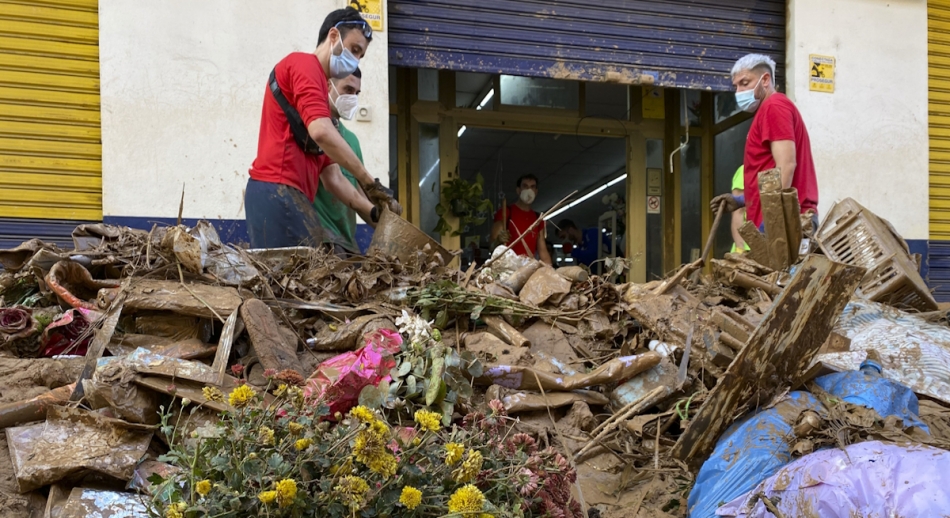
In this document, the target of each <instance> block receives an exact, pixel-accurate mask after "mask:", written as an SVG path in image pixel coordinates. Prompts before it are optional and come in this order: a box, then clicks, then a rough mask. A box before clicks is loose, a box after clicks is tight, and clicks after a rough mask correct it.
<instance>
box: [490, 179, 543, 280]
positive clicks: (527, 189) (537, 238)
mask: <svg viewBox="0 0 950 518" xmlns="http://www.w3.org/2000/svg"><path fill="white" fill-rule="evenodd" d="M515 185H516V186H517V187H516V189H515V192H516V193H517V194H518V201H517V202H515V203H512V204H511V205H508V210H507V215H505V214H503V212H504V211H503V210H502V209H498V212H496V213H495V222H494V223H493V224H492V227H491V242H492V243H496V244H499V245H511V244H512V243H513V242H514V240H515V239H518V236H520V235H521V234H522V233H525V234H524V239H522V240H521V241H519V242H518V243H517V244H515V245H514V246H512V247H511V249H512V250H513V251H514V252H515V253H516V254H518V255H526V256H528V257H537V258H538V259H540V260H541V261H542V262H543V263H545V264H551V254H549V253H548V247H547V246H545V244H544V240H545V236H544V221H538V216H539V215H538V213H537V212H535V211H533V210H531V204H532V203H534V199H535V198H536V197H537V195H538V178H537V177H536V176H534V175H533V174H526V175H523V176H521V177H520V178H518V182H517V183H516V184H515ZM505 216H507V220H506V218H505ZM536 222H537V223H536Z"/></svg>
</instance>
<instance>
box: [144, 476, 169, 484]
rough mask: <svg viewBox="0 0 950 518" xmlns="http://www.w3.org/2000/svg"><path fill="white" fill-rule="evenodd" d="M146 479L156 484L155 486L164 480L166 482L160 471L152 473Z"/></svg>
mask: <svg viewBox="0 0 950 518" xmlns="http://www.w3.org/2000/svg"><path fill="white" fill-rule="evenodd" d="M145 480H148V481H149V483H150V484H152V485H155V486H157V485H159V484H161V483H162V482H165V479H164V478H162V476H161V475H159V474H158V473H152V474H151V475H149V476H148V478H147V479H145Z"/></svg>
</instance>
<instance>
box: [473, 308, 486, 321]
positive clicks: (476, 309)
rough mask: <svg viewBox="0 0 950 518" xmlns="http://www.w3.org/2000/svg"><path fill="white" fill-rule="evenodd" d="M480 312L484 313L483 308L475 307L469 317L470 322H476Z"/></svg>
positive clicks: (480, 314)
mask: <svg viewBox="0 0 950 518" xmlns="http://www.w3.org/2000/svg"><path fill="white" fill-rule="evenodd" d="M482 311H485V306H477V307H476V308H475V309H473V310H472V314H471V315H469V317H471V319H472V320H478V319H479V317H481V316H482Z"/></svg>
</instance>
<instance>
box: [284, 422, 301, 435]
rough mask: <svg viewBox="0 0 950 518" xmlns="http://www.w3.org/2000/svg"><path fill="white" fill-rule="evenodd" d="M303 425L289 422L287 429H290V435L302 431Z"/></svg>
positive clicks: (298, 433)
mask: <svg viewBox="0 0 950 518" xmlns="http://www.w3.org/2000/svg"><path fill="white" fill-rule="evenodd" d="M303 428H304V426H303V425H302V424H300V423H290V424H288V425H287V429H288V430H290V435H300V433H301V432H303Z"/></svg>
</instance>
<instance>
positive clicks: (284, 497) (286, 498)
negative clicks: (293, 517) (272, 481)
mask: <svg viewBox="0 0 950 518" xmlns="http://www.w3.org/2000/svg"><path fill="white" fill-rule="evenodd" d="M296 497H297V482H296V481H295V480H294V479H292V478H285V479H284V480H281V481H280V482H278V483H277V504H278V505H280V506H281V507H287V506H288V505H290V504H291V503H292V502H293V501H294V498H296Z"/></svg>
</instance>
